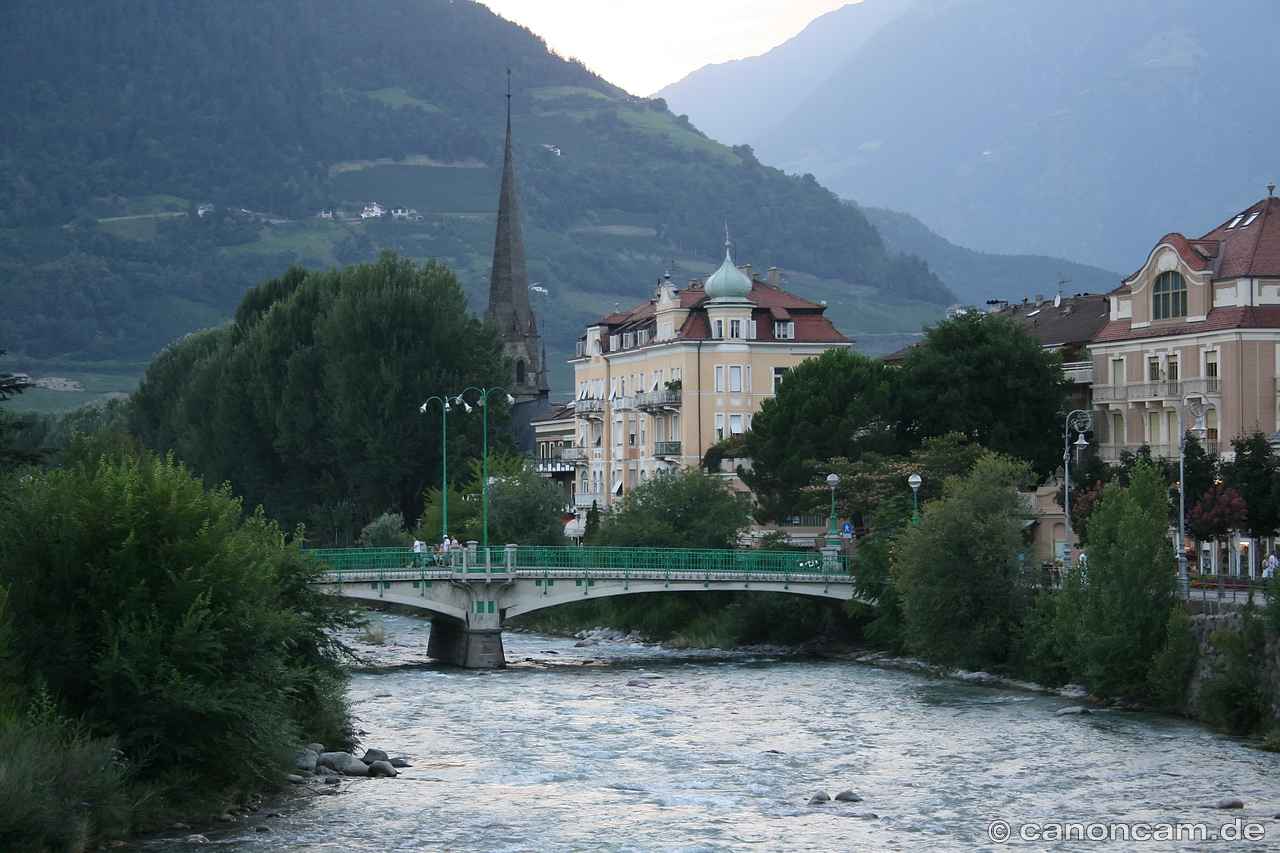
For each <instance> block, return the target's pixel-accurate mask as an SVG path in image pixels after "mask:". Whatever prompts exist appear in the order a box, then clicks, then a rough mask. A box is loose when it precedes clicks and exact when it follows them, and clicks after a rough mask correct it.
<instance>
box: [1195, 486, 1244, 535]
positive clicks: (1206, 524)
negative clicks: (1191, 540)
mask: <svg viewBox="0 0 1280 853" xmlns="http://www.w3.org/2000/svg"><path fill="white" fill-rule="evenodd" d="M1248 517H1249V516H1248V511H1247V510H1246V508H1245V505H1244V500H1243V499H1242V498H1241V497H1240V495H1239V494H1238V493H1237V492H1236V490H1235V489H1233V488H1231V487H1230V486H1228V485H1227V484H1225V483H1215V484H1214V485H1213V487H1212V488H1211V489H1209V491H1207V492H1205V494H1204V496H1203V497H1202V498H1200V500H1199V502H1198V503H1196V505H1195V506H1193V507H1192V508H1191V509H1190V510H1188V511H1187V532H1188V533H1190V534H1191V535H1192V536H1194V537H1195V538H1196V539H1197V540H1199V541H1201V542H1222V541H1225V540H1226V539H1227V538H1228V537H1229V536H1230V535H1231V531H1233V530H1240V529H1241V528H1243V527H1244V526H1245V524H1246V523H1248Z"/></svg>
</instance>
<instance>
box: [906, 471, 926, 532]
mask: <svg viewBox="0 0 1280 853" xmlns="http://www.w3.org/2000/svg"><path fill="white" fill-rule="evenodd" d="M923 482H924V479H923V478H922V477H921V476H920V475H919V474H912V475H911V476H910V477H908V478H907V485H908V486H910V487H911V523H912V524H919V523H920V484H921V483H923Z"/></svg>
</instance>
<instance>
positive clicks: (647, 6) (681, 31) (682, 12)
mask: <svg viewBox="0 0 1280 853" xmlns="http://www.w3.org/2000/svg"><path fill="white" fill-rule="evenodd" d="M481 2H483V3H484V4H485V5H486V6H488V7H489V8H490V9H492V10H493V11H494V12H496V13H497V14H499V15H501V16H502V17H504V18H506V19H507V20H508V21H514V22H515V23H517V24H520V25H522V26H525V27H528V28H529V29H530V30H532V31H533V32H534V33H535V34H537V35H540V36H542V37H543V38H544V39H545V40H546V42H547V46H548V47H550V48H551V49H552V50H554V51H556V52H557V53H559V54H560V55H561V56H565V57H576V58H578V59H580V60H581V61H582V64H583V65H586V66H587V67H588V68H590V69H591V70H592V71H594V72H596V73H597V74H599V75H600V76H601V77H603V78H604V79H606V80H608V81H609V82H610V83H613V84H614V85H617V86H621V87H622V88H624V89H626V90H627V91H628V92H630V93H631V94H633V95H639V96H641V97H645V96H648V95H652V94H653V93H654V92H657V91H658V90H659V89H661V88H662V87H663V86H666V85H668V84H670V83H674V82H676V81H677V80H680V79H681V78H683V77H685V76H686V75H687V74H689V73H690V72H692V71H696V70H698V69H699V68H701V67H702V66H704V65H711V64H715V63H720V62H727V61H729V60H731V59H743V58H745V57H748V56H758V55H760V54H762V53H767V52H768V51H769V50H770V49H771V48H774V47H777V46H778V45H780V44H782V43H783V42H785V41H786V40H787V39H789V38H791V37H792V36H794V35H796V34H797V33H799V32H800V31H801V30H803V29H804V28H805V26H806V25H807V24H808V23H809V22H810V21H812V20H813V19H814V18H817V17H819V16H820V15H825V14H826V13H827V12H831V11H833V10H835V9H839V8H840V7H841V6H844V5H846V4H847V3H849V2H850V0H481Z"/></svg>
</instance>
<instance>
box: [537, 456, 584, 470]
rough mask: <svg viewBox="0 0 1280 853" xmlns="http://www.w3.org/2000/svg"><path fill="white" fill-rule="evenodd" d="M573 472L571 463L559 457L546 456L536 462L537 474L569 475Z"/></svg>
mask: <svg viewBox="0 0 1280 853" xmlns="http://www.w3.org/2000/svg"><path fill="white" fill-rule="evenodd" d="M574 470H575V468H574V465H573V463H572V462H567V461H565V460H564V459H563V458H562V457H559V456H548V457H546V458H543V459H539V460H538V473H539V474H571V473H573V471H574Z"/></svg>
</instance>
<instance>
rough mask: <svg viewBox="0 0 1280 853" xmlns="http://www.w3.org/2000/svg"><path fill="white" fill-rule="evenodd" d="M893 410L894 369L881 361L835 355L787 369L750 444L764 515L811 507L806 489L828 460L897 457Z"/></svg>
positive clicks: (751, 474) (752, 477)
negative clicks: (805, 497) (870, 453)
mask: <svg viewBox="0 0 1280 853" xmlns="http://www.w3.org/2000/svg"><path fill="white" fill-rule="evenodd" d="M892 407H893V380H892V371H890V369H889V368H888V367H887V366H886V365H885V363H884V362H883V361H881V360H880V359H874V358H868V357H867V356H865V355H861V354H859V353H857V352H854V351H853V350H851V349H832V350H827V351H826V352H825V353H823V354H822V355H820V356H818V357H817V358H811V359H807V360H805V361H803V362H801V363H800V364H799V365H797V366H796V367H794V368H792V369H791V370H790V371H788V372H787V374H786V375H785V376H784V377H783V379H782V382H781V383H780V384H779V385H778V390H777V394H776V395H775V396H774V397H773V398H771V399H768V400H765V401H764V403H763V404H762V405H761V407H760V411H759V412H758V413H757V414H756V416H755V417H754V418H753V419H752V422H751V432H750V433H748V434H747V437H746V442H745V445H744V448H745V451H746V454H747V455H748V456H750V457H751V462H752V466H751V470H749V471H748V470H745V469H744V470H742V471H741V476H742V479H743V482H745V483H746V484H747V485H748V486H749V487H750V488H751V490H752V492H754V493H755V496H756V500H757V501H758V502H759V504H760V508H759V510H758V512H757V516H758V517H759V518H761V519H762V520H765V519H769V520H778V519H781V518H784V517H786V516H789V515H794V514H795V513H796V512H797V511H798V510H800V509H802V508H804V501H803V490H804V488H805V487H806V486H809V485H811V484H812V483H813V482H814V480H815V478H816V476H817V474H818V468H819V467H821V464H822V463H825V462H826V460H829V459H833V458H836V457H839V458H842V459H846V460H849V461H850V462H856V461H857V460H858V459H859V458H861V456H862V454H863V453H866V452H868V451H875V452H878V453H881V454H891V453H893V452H894V451H895V450H896V444H895V442H894V438H893V423H892V420H891V411H892ZM810 505H812V502H810Z"/></svg>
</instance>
